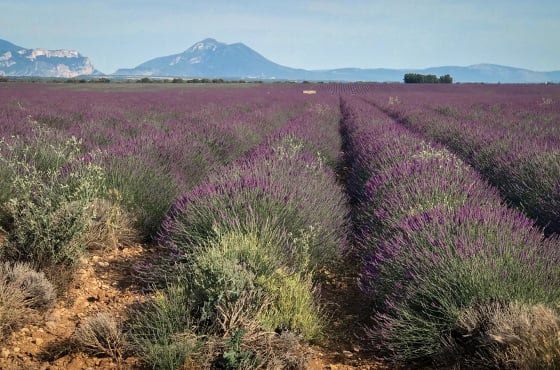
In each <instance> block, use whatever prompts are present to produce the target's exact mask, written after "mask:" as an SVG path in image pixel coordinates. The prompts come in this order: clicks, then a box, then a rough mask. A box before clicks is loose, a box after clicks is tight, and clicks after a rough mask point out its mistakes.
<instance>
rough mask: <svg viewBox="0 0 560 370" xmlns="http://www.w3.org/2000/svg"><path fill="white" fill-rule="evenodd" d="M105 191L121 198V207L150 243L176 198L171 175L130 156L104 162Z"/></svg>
mask: <svg viewBox="0 0 560 370" xmlns="http://www.w3.org/2000/svg"><path fill="white" fill-rule="evenodd" d="M102 166H103V168H104V170H105V172H106V177H105V178H106V182H105V187H106V188H107V189H115V190H116V191H117V192H118V193H119V194H121V196H122V200H121V202H122V207H123V208H124V210H125V211H127V212H128V213H129V214H130V215H131V216H132V217H133V218H134V219H135V222H134V223H135V225H134V226H135V228H136V229H137V230H138V231H139V233H140V234H141V236H142V237H143V238H144V239H146V240H150V239H152V238H153V237H154V236H155V235H156V232H157V230H158V229H159V227H160V225H161V222H162V220H163V219H164V217H165V213H166V212H167V210H168V209H169V207H170V204H172V202H173V200H174V199H175V197H176V196H177V193H178V190H177V185H176V184H175V181H174V180H173V177H172V175H170V174H169V173H167V172H166V171H165V170H164V169H162V168H157V167H155V166H150V165H148V164H146V163H145V162H143V161H142V160H141V159H139V158H135V157H133V156H126V157H111V158H106V160H104V161H103V164H102Z"/></svg>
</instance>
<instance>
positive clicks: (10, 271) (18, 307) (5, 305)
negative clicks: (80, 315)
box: [0, 262, 56, 338]
mask: <svg viewBox="0 0 560 370" xmlns="http://www.w3.org/2000/svg"><path fill="white" fill-rule="evenodd" d="M55 298H56V294H55V290H54V287H53V285H52V284H51V283H50V282H49V281H48V280H47V279H46V278H45V275H44V274H43V273H40V272H36V271H35V270H33V269H32V268H31V267H30V266H29V265H27V264H22V263H15V264H10V263H8V262H4V263H1V264H0V338H3V336H4V335H5V334H7V333H9V332H11V331H12V330H14V329H15V328H17V327H18V326H20V325H22V324H24V323H25V322H27V321H28V320H29V315H30V314H31V312H32V309H45V308H48V307H50V306H51V305H52V304H53V303H54V300H55Z"/></svg>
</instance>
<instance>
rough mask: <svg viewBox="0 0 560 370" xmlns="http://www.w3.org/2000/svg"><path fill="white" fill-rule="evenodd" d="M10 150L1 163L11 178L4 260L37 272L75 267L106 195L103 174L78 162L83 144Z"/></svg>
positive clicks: (38, 140) (4, 208) (5, 206)
mask: <svg viewBox="0 0 560 370" xmlns="http://www.w3.org/2000/svg"><path fill="white" fill-rule="evenodd" d="M46 138H48V137H47V136H44V135H38V136H37V137H36V138H35V139H34V140H35V142H32V143H31V144H24V143H16V144H12V145H11V146H10V148H11V155H10V156H5V155H0V163H1V164H2V166H5V167H6V168H8V173H9V174H10V175H11V178H10V180H11V188H10V189H9V199H8V200H7V201H5V202H4V203H3V204H1V205H0V207H1V208H2V212H1V215H2V219H1V220H0V225H2V227H3V228H4V229H5V231H6V232H7V234H8V240H7V241H6V242H5V243H4V244H5V245H4V248H3V250H2V256H3V257H4V258H7V259H10V260H18V261H27V262H30V263H33V264H34V265H35V266H37V267H47V266H51V265H53V264H54V265H60V264H64V265H72V264H74V263H75V262H76V261H77V260H78V258H79V257H80V256H81V255H82V253H83V251H84V249H85V245H84V243H83V240H82V237H83V235H84V233H85V231H86V230H87V212H86V208H87V206H88V205H89V204H90V202H91V201H92V200H93V199H94V198H95V197H98V196H100V194H102V193H103V192H104V187H103V184H104V173H103V171H102V170H101V169H100V168H99V167H98V166H95V165H93V164H91V163H88V162H86V161H84V160H80V159H78V158H77V157H76V155H77V153H78V151H79V142H78V141H76V140H75V139H68V140H67V141H64V142H62V143H59V144H52V143H50V142H44V140H46Z"/></svg>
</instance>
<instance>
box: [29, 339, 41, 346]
mask: <svg viewBox="0 0 560 370" xmlns="http://www.w3.org/2000/svg"><path fill="white" fill-rule="evenodd" d="M31 342H33V343H35V344H36V345H38V346H40V345H41V344H43V339H41V338H33V339H32V340H31Z"/></svg>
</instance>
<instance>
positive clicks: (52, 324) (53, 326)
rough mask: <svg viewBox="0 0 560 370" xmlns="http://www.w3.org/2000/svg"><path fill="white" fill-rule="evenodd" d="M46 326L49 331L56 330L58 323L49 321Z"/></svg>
mask: <svg viewBox="0 0 560 370" xmlns="http://www.w3.org/2000/svg"><path fill="white" fill-rule="evenodd" d="M45 326H46V327H47V329H49V330H53V329H54V328H56V322H54V321H47V322H46V323H45Z"/></svg>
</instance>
